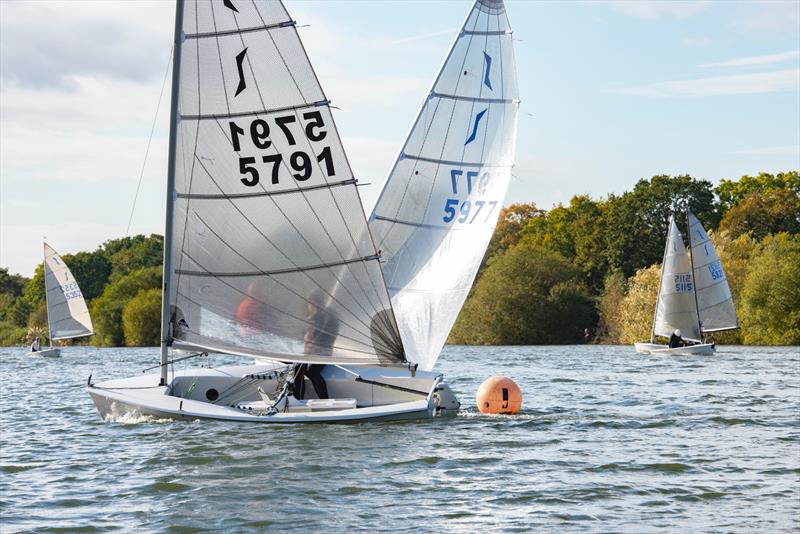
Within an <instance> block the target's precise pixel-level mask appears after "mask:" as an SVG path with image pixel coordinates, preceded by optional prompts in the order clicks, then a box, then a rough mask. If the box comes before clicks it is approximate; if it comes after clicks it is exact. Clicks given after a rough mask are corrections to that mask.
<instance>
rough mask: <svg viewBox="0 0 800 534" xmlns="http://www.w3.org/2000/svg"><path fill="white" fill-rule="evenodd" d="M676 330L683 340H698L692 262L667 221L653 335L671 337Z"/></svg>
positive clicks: (672, 223) (671, 222)
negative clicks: (667, 230)
mask: <svg viewBox="0 0 800 534" xmlns="http://www.w3.org/2000/svg"><path fill="white" fill-rule="evenodd" d="M676 329H677V330H680V331H681V336H682V337H683V338H684V339H689V340H693V341H699V340H700V329H699V325H698V321H697V305H696V301H695V294H694V280H693V276H692V266H691V261H690V259H689V253H688V252H687V251H686V246H685V245H684V244H683V237H682V236H681V232H680V230H678V226H677V225H676V224H675V219H674V217H670V220H669V234H668V235H667V245H666V248H665V250H664V263H663V264H662V265H661V284H660V286H659V294H658V302H657V303H656V315H655V321H654V324H653V333H654V334H655V335H658V336H664V337H670V335H672V333H673V332H674V331H675V330H676Z"/></svg>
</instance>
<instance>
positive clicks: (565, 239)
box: [523, 195, 608, 288]
mask: <svg viewBox="0 0 800 534" xmlns="http://www.w3.org/2000/svg"><path fill="white" fill-rule="evenodd" d="M605 222H606V219H605V215H604V203H602V202H597V201H594V200H592V199H591V198H589V197H588V196H587V195H578V196H574V197H572V200H570V203H569V205H568V206H563V205H561V204H559V205H558V206H556V207H554V208H553V209H551V210H550V211H549V212H547V214H546V215H545V216H544V217H538V218H535V219H531V220H530V221H529V222H528V224H527V225H526V226H525V228H524V229H523V235H524V237H523V239H525V240H526V241H528V242H530V243H531V244H533V245H536V246H542V247H545V248H548V249H550V250H552V251H554V252H557V253H559V254H561V255H562V256H563V257H565V258H566V259H568V260H570V261H571V262H572V263H573V264H575V265H576V266H578V267H579V268H580V269H581V271H582V272H583V274H584V276H585V280H586V282H587V284H588V285H589V287H590V288H597V287H599V286H600V285H601V284H602V281H603V277H604V276H605V273H606V270H607V267H608V266H607V258H606V257H605V244H604V238H603V235H604V231H605Z"/></svg>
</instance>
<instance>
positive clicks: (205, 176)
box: [87, 0, 519, 423]
mask: <svg viewBox="0 0 800 534" xmlns="http://www.w3.org/2000/svg"><path fill="white" fill-rule="evenodd" d="M174 50H175V52H174V57H175V60H174V63H173V75H172V76H173V89H172V113H171V128H170V146H169V164H168V165H169V167H168V179H167V182H168V183H167V210H166V211H167V214H166V232H165V245H164V297H163V306H162V335H161V358H160V364H159V365H158V366H157V368H159V370H160V372H159V373H154V374H149V375H140V376H137V377H133V378H127V379H120V380H111V381H107V382H103V383H98V384H95V383H93V382H92V380H91V377H90V379H89V381H88V384H87V390H88V393H89V395H90V396H91V398H92V399H93V401H94V403H95V405H96V407H97V409H98V411H99V412H100V414H101V415H102V416H103V417H104V418H106V419H113V418H116V417H120V416H122V417H124V416H129V415H133V416H136V415H142V416H154V417H157V418H169V419H218V420H229V421H248V422H260V423H297V422H338V421H364V420H375V419H425V418H431V417H434V416H436V415H449V414H455V413H456V412H457V410H458V408H459V402H458V399H457V398H456V396H455V395H454V394H453V392H452V390H451V389H450V388H449V386H447V384H445V383H444V381H443V376H442V375H441V374H440V373H437V372H435V371H433V370H432V368H433V364H434V363H435V361H436V358H437V357H438V353H439V352H440V351H441V348H442V346H443V345H444V341H445V339H446V337H447V334H448V332H449V329H450V327H451V326H452V322H453V320H454V318H455V315H457V313H458V309H459V308H460V307H461V304H462V303H463V300H464V298H465V296H466V292H468V290H469V287H470V286H471V283H472V280H473V278H474V276H475V272H476V271H477V268H478V265H479V263H480V259H481V257H482V256H483V251H484V250H485V248H486V246H487V244H488V240H489V237H490V236H491V231H492V229H493V227H494V224H495V221H496V219H497V215H498V211H499V208H500V205H501V203H502V200H503V196H504V194H505V189H506V186H507V183H508V177H509V175H510V168H511V165H512V164H513V153H514V138H515V131H516V116H517V107H518V102H519V101H518V98H517V88H516V74H515V66H514V59H513V51H512V37H511V29H510V27H509V25H508V18H507V16H506V12H505V8H504V6H503V3H502V1H500V0H477V1H475V2H474V4H473V6H472V7H471V9H470V12H469V14H468V16H467V18H466V21H465V22H464V24H463V25H462V28H461V31H460V32H459V33H458V35H457V37H456V40H455V43H454V44H453V46H452V48H451V50H450V52H449V54H448V56H447V59H446V60H445V63H444V65H443V67H442V68H441V72H440V73H439V75H438V76H437V78H436V81H435V83H434V86H433V88H432V90H431V91H430V92H429V94H428V95H427V98H426V99H425V103H424V104H423V107H422V110H421V111H420V113H419V116H418V117H417V120H416V121H415V123H414V126H413V128H412V131H411V134H410V135H409V138H408V140H407V141H406V143H405V145H404V148H403V151H402V152H401V154H400V156H399V158H398V159H397V162H396V164H395V166H394V169H393V170H392V172H391V174H390V176H389V178H388V179H387V183H386V186H385V187H384V190H383V193H382V195H381V198H380V200H379V201H378V203H377V205H376V208H375V211H374V213H373V215H372V217H371V218H370V221H369V222H368V221H367V217H366V215H365V212H364V209H363V206H362V203H361V199H360V197H359V193H358V189H357V181H356V179H355V178H354V177H353V173H352V170H351V168H350V165H349V163H348V160H347V157H346V155H345V152H344V148H343V146H342V142H341V140H340V138H339V135H338V133H337V130H336V126H335V123H334V120H333V116H332V113H331V103H330V101H329V100H328V98H327V97H326V95H325V94H324V92H323V91H322V88H321V86H320V83H319V81H318V79H317V76H316V74H315V72H314V70H313V68H312V66H311V63H310V62H309V60H308V57H307V55H306V52H305V49H304V48H303V45H302V42H301V40H300V38H299V35H298V32H297V29H296V23H295V21H294V20H292V19H291V17H290V16H289V14H288V12H287V11H286V9H285V7H284V5H283V4H282V2H280V1H264V0H248V1H244V0H241V1H240V0H224V1H221V2H220V1H212V2H205V1H204V2H199V1H190V0H187V1H184V0H178V2H177V8H176V22H175V48H174ZM378 243H380V244H378ZM443 278H446V279H447V280H446V283H440V284H439V285H437V284H436V281H437V280H438V281H439V282H441V281H442V279H443ZM387 282H388V283H389V285H388V286H387ZM208 353H223V354H229V355H239V356H247V357H251V358H253V359H254V360H255V363H253V364H250V365H237V366H223V367H214V368H212V367H205V368H190V369H183V370H176V364H177V363H178V362H181V361H184V362H185V361H187V360H189V359H191V358H194V357H197V356H198V355H203V354H208ZM184 365H185V364H184ZM178 366H179V365H178ZM315 375H316V376H315ZM306 377H308V378H306ZM310 378H316V380H311V383H310V384H308V385H306V380H308V379H310ZM319 379H322V381H323V384H324V389H325V390H327V391H326V392H323V394H322V395H320V391H319V389H318V387H317V386H318V382H319V381H320V380H319ZM312 386H313V387H312ZM298 390H299V391H300V392H301V393H300V394H299V395H298ZM303 390H305V394H303ZM324 393H327V395H325V394H324ZM319 397H327V398H319Z"/></svg>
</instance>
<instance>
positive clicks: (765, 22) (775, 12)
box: [731, 0, 800, 42]
mask: <svg viewBox="0 0 800 534" xmlns="http://www.w3.org/2000/svg"><path fill="white" fill-rule="evenodd" d="M731 4H733V6H734V7H735V8H736V18H735V19H734V21H733V24H732V25H733V28H734V29H736V30H739V31H742V32H748V33H755V34H760V35H768V36H769V37H773V38H774V37H775V35H776V34H777V33H784V32H785V33H787V34H790V35H793V36H796V35H797V28H798V27H800V8H798V5H797V0H772V1H761V2H735V3H734V2H731ZM796 40H797V38H796V37H795V42H796Z"/></svg>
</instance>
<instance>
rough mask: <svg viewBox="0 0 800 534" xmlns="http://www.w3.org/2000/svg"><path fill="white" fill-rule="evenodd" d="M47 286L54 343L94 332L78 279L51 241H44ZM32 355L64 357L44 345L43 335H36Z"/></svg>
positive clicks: (45, 285) (48, 318)
mask: <svg viewBox="0 0 800 534" xmlns="http://www.w3.org/2000/svg"><path fill="white" fill-rule="evenodd" d="M44 287H45V300H46V301H47V327H48V330H49V337H50V341H51V343H52V342H53V341H58V340H61V339H72V338H78V337H85V336H91V335H93V334H94V328H93V327H92V318H91V317H90V316H89V309H88V308H87V307H86V301H85V300H84V299H83V294H82V293H81V288H80V287H78V282H77V281H76V280H75V277H74V276H72V272H71V271H70V270H69V267H67V264H66V263H64V260H63V259H61V256H59V255H58V253H57V252H56V251H55V250H53V248H52V247H51V246H50V245H48V244H47V243H45V244H44ZM28 356H39V357H49V358H55V357H58V356H61V349H60V348H59V347H53V346H50V347H40V346H39V338H36V339H35V340H34V342H33V344H32V345H31V350H30V351H29V352H28Z"/></svg>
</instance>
